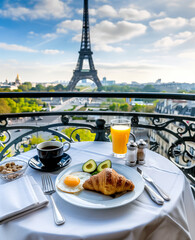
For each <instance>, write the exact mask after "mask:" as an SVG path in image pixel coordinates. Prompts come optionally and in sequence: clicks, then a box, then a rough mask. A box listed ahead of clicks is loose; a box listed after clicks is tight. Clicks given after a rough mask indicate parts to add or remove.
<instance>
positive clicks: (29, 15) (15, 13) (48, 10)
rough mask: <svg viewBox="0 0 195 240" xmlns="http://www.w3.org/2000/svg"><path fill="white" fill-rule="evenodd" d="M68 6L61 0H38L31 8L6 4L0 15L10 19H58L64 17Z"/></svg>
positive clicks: (67, 11) (0, 10)
mask: <svg viewBox="0 0 195 240" xmlns="http://www.w3.org/2000/svg"><path fill="white" fill-rule="evenodd" d="M68 13H69V8H68V6H67V4H66V3H64V2H63V1H62V0H39V1H36V4H35V5H34V6H33V8H26V7H21V6H16V7H15V6H14V5H11V4H7V5H6V6H5V7H4V8H2V9H0V16H3V17H5V18H11V19H23V20H25V19H41V18H43V19H50V18H54V19H58V18H63V17H66V16H67V15H68Z"/></svg>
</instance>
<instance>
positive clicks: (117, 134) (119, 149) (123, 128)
mask: <svg viewBox="0 0 195 240" xmlns="http://www.w3.org/2000/svg"><path fill="white" fill-rule="evenodd" d="M129 134H130V127H129V126H127V125H114V126H111V135H112V148H113V152H114V153H116V154H125V153H126V152H127V143H128V140H129Z"/></svg>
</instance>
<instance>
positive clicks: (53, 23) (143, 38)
mask: <svg viewBox="0 0 195 240" xmlns="http://www.w3.org/2000/svg"><path fill="white" fill-rule="evenodd" d="M82 14H83V0H1V1H0V82H4V81H5V80H6V79H7V80H8V81H14V80H15V78H16V75H17V74H19V76H20V78H21V80H22V82H28V81H30V82H53V81H66V82H68V81H70V79H71V77H72V75H73V70H74V69H75V67H76V63H77V60H78V56H79V54H78V51H79V50H80V41H81V31H82V18H83V16H82ZM89 22H90V39H91V48H92V51H93V60H94V64H95V68H96V70H97V71H98V77H99V79H100V80H102V78H103V77H106V78H107V80H115V81H116V82H117V83H121V82H126V83H131V82H132V81H136V82H138V83H146V82H155V81H156V80H157V79H161V80H162V82H164V83H165V82H180V83H183V82H185V83H194V82H195V64H194V63H195V0H185V1H184V0H171V1H170V0H161V1H160V0H152V1H146V0H137V1H132V0H120V1H119V0H89Z"/></svg>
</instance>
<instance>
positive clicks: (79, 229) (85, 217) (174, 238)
mask: <svg viewBox="0 0 195 240" xmlns="http://www.w3.org/2000/svg"><path fill="white" fill-rule="evenodd" d="M71 145H72V146H71V149H70V150H69V151H68V152H67V153H68V154H69V155H70V156H71V157H72V162H71V164H70V166H72V165H74V164H78V163H81V162H84V161H87V160H88V159H90V158H93V159H94V160H97V161H103V160H105V159H108V158H109V159H111V160H112V162H113V163H121V164H124V161H123V160H118V159H116V158H113V157H112V148H111V143H105V142H82V143H73V144H71ZM34 155H36V150H32V151H29V152H27V153H24V154H21V155H20V156H17V157H16V158H17V159H23V160H26V161H28V160H29V159H30V158H31V157H32V156H34ZM143 168H144V169H145V171H147V173H148V174H150V175H151V176H153V179H154V180H155V181H156V183H158V185H160V186H161V187H162V189H164V190H165V191H166V192H167V193H168V194H169V195H170V197H171V201H169V202H165V203H164V205H163V206H158V205H156V204H155V203H154V202H153V201H152V200H151V199H150V198H149V197H148V195H147V194H146V192H145V191H144V192H143V193H142V194H141V195H140V197H139V198H138V199H137V200H135V201H133V202H131V203H129V204H127V205H125V206H122V207H118V208H114V209H105V210H99V209H96V210H95V209H94V210H93V209H85V208H81V207H77V206H74V205H71V204H70V203H67V202H65V201H64V200H62V199H61V198H60V197H59V196H58V195H57V194H54V195H53V197H54V199H55V201H56V203H57V205H58V207H59V209H60V211H61V212H62V214H63V216H64V217H65V219H66V223H65V224H64V225H61V226H56V225H55V223H54V220H53V212H52V206H51V204H49V205H48V206H47V207H45V208H43V209H41V210H39V211H36V212H34V213H31V214H29V215H26V216H24V217H21V218H18V219H16V220H13V221H10V222H8V223H6V224H4V225H1V226H0V239H2V240H4V239H5V240H66V239H67V240H73V239H90V240H95V239H97V240H100V239H105V240H108V239H110V240H114V239H118V240H122V239H124V240H158V239H159V240H160V239H163V240H187V239H192V240H194V239H195V225H194V224H195V202H194V199H193V196H192V193H191V189H190V186H189V183H188V181H187V180H186V178H185V176H184V175H183V173H182V172H181V171H180V170H179V169H178V168H177V167H176V166H174V165H173V164H172V163H171V162H170V161H169V160H167V159H166V158H164V157H162V156H161V155H159V154H156V153H154V152H152V151H150V150H147V152H146V164H145V165H144V166H143ZM60 171H61V170H59V171H58V172H53V173H51V175H52V178H53V181H55V178H56V176H57V175H58V174H59V172H60ZM26 174H28V175H32V176H33V177H34V178H35V180H36V181H37V182H39V183H40V185H41V174H42V172H40V171H36V170H34V169H32V168H30V167H28V169H27V172H26ZM3 183H4V182H3V181H1V182H0V184H3ZM13 201H14V196H13ZM0 207H3V206H0Z"/></svg>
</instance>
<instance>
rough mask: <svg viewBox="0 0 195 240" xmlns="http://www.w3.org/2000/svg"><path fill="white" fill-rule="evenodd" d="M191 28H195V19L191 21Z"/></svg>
mask: <svg viewBox="0 0 195 240" xmlns="http://www.w3.org/2000/svg"><path fill="white" fill-rule="evenodd" d="M190 26H192V27H195V17H194V18H191V19H190Z"/></svg>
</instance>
